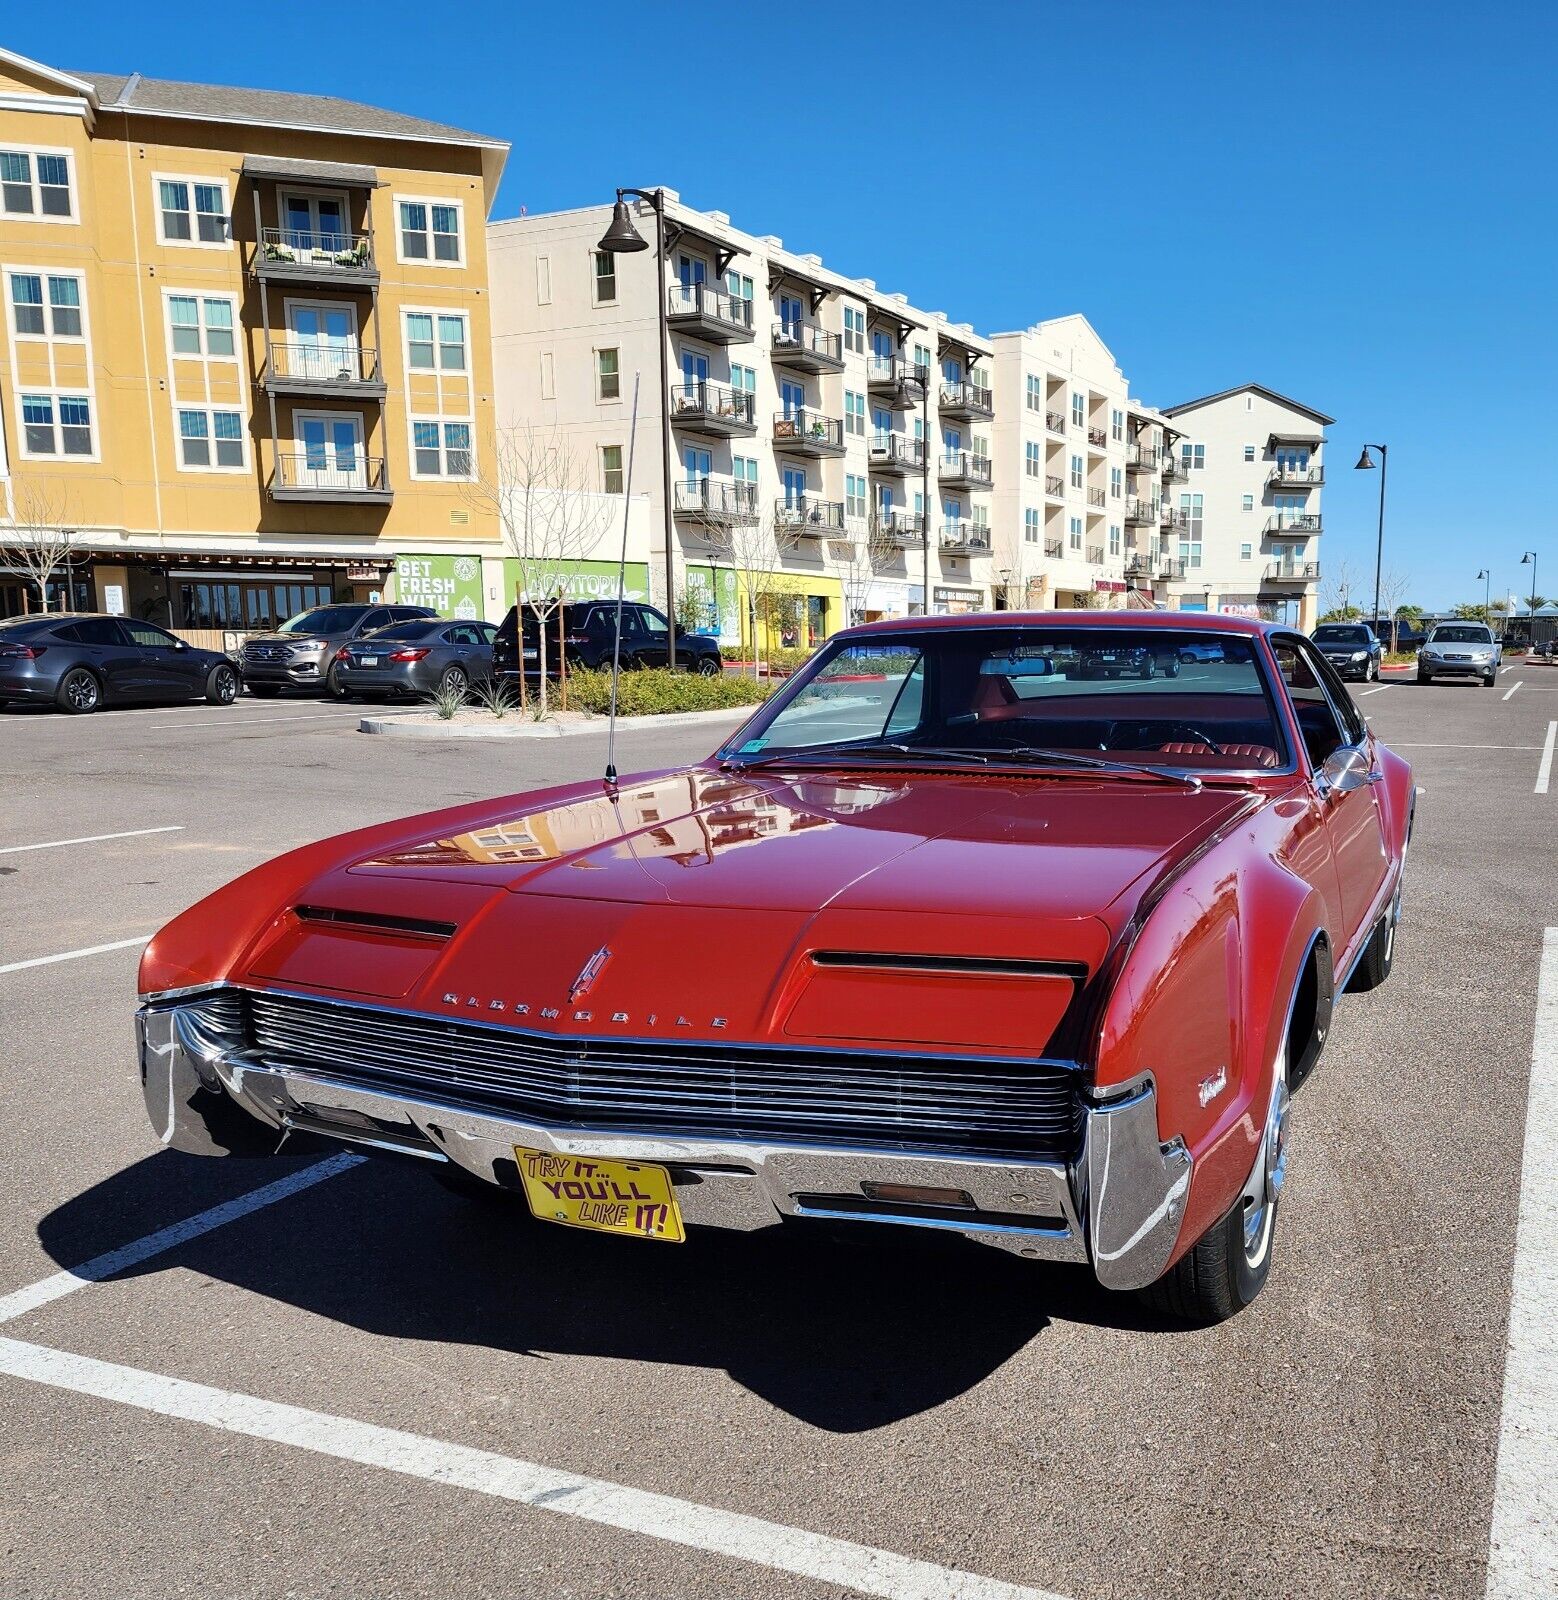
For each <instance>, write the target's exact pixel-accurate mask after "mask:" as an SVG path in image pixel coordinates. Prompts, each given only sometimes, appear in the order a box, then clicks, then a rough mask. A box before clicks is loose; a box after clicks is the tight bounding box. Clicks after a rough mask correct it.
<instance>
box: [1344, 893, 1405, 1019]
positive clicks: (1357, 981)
mask: <svg viewBox="0 0 1558 1600" xmlns="http://www.w3.org/2000/svg"><path fill="white" fill-rule="evenodd" d="M1400 921H1401V886H1400V885H1399V884H1397V886H1396V892H1395V894H1394V895H1393V896H1392V898H1391V902H1390V910H1389V911H1387V912H1386V913H1385V915H1384V916H1383V917H1381V918H1380V919H1379V921H1378V922H1377V923H1376V924H1375V925H1374V932H1373V933H1371V934H1370V935H1369V942H1368V943H1367V944H1366V945H1365V946H1364V947H1363V954H1362V956H1360V957H1359V959H1358V965H1357V966H1355V967H1354V968H1353V969H1352V981H1351V982H1350V983H1349V984H1348V985H1347V987H1348V989H1350V990H1352V991H1353V992H1354V993H1357V994H1366V993H1367V992H1368V991H1369V990H1370V989H1377V988H1379V986H1380V985H1381V984H1382V983H1383V982H1384V981H1385V980H1386V978H1388V977H1389V976H1390V969H1391V968H1392V967H1393V966H1394V965H1395V964H1396V928H1397V925H1398V924H1399V923H1400Z"/></svg>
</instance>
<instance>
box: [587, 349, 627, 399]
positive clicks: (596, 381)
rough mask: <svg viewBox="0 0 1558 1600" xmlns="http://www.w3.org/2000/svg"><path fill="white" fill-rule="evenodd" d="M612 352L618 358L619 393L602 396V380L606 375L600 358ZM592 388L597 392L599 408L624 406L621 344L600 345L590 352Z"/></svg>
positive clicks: (596, 397)
mask: <svg viewBox="0 0 1558 1600" xmlns="http://www.w3.org/2000/svg"><path fill="white" fill-rule="evenodd" d="M608 350H610V351H611V352H612V354H613V355H615V356H616V358H617V372H616V378H617V392H616V393H615V394H602V393H601V392H600V383H601V379H602V378H603V377H604V376H605V374H604V373H603V372H602V371H601V369H600V358H601V357H602V356H603V355H605V353H606V352H607V351H608ZM590 387H591V389H593V390H594V392H595V404H596V405H598V406H620V405H621V404H622V346H621V345H619V344H598V345H596V346H595V347H594V348H593V349H592V350H591V351H590Z"/></svg>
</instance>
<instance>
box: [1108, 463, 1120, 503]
mask: <svg viewBox="0 0 1558 1600" xmlns="http://www.w3.org/2000/svg"><path fill="white" fill-rule="evenodd" d="M1122 484H1123V479H1122V476H1121V473H1120V469H1119V468H1118V467H1110V469H1109V494H1110V497H1111V498H1112V499H1115V500H1118V499H1119V498H1120V495H1121V494H1122V492H1123V487H1122Z"/></svg>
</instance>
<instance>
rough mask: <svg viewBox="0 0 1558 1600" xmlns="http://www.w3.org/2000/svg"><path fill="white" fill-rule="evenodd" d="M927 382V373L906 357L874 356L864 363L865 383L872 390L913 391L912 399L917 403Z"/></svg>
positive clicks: (928, 375) (928, 378)
mask: <svg viewBox="0 0 1558 1600" xmlns="http://www.w3.org/2000/svg"><path fill="white" fill-rule="evenodd" d="M929 382H930V373H929V371H928V370H927V369H926V368H925V367H923V366H921V365H920V364H919V363H918V362H915V361H911V360H909V358H908V357H907V356H876V355H874V356H871V357H870V358H869V359H868V360H867V361H866V383H867V384H868V385H869V386H870V387H871V388H872V389H879V390H880V389H900V388H909V389H913V390H915V391H916V393H915V395H914V399H915V401H916V402H918V401H919V400H920V399H921V397H922V396H923V395H924V392H925V386H926V385H927V384H928V383H929ZM907 398H908V396H905V399H907Z"/></svg>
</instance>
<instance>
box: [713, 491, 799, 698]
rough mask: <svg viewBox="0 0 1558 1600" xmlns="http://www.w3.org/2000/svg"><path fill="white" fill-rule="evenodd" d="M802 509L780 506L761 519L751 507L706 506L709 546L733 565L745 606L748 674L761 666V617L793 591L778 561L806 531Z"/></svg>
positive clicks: (757, 673)
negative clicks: (749, 655) (768, 518)
mask: <svg viewBox="0 0 1558 1600" xmlns="http://www.w3.org/2000/svg"><path fill="white" fill-rule="evenodd" d="M805 518H806V513H805V511H804V510H803V509H802V508H800V507H796V508H794V509H793V510H792V509H790V508H786V507H783V506H781V507H780V508H779V509H778V510H777V511H776V512H775V513H774V517H773V520H772V521H771V522H770V521H766V520H765V519H764V518H763V517H762V516H761V515H760V514H759V513H758V512H757V510H756V508H755V506H753V507H752V508H750V509H748V508H737V509H735V510H729V511H727V510H710V511H708V512H707V513H706V514H705V517H704V522H703V527H704V535H705V538H706V539H707V540H708V543H709V545H710V547H711V549H712V550H713V551H714V552H715V553H716V554H717V555H719V556H721V557H723V559H724V560H726V561H728V562H729V563H730V565H731V567H732V568H733V569H734V570H735V573H736V580H737V582H738V584H739V585H740V602H741V604H742V605H743V606H744V607H745V609H746V619H747V637H748V638H749V639H750V640H751V642H752V676H753V677H754V678H756V677H759V676H760V675H761V673H762V669H763V640H762V634H761V633H760V632H759V629H758V622H759V621H760V620H762V621H764V622H766V621H767V620H769V618H770V617H771V615H772V612H773V610H774V606H775V602H776V601H777V600H778V599H779V598H780V597H781V596H784V595H789V594H793V593H794V590H795V584H794V579H793V578H792V577H791V575H790V574H789V573H787V572H785V571H784V570H783V569H782V567H781V566H780V562H781V561H782V560H783V559H784V557H785V556H787V555H789V554H790V553H791V552H792V551H793V550H795V549H796V548H797V546H798V545H799V544H800V542H801V539H802V538H803V537H804V536H805V534H804V530H805V527H806V520H805Z"/></svg>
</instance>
